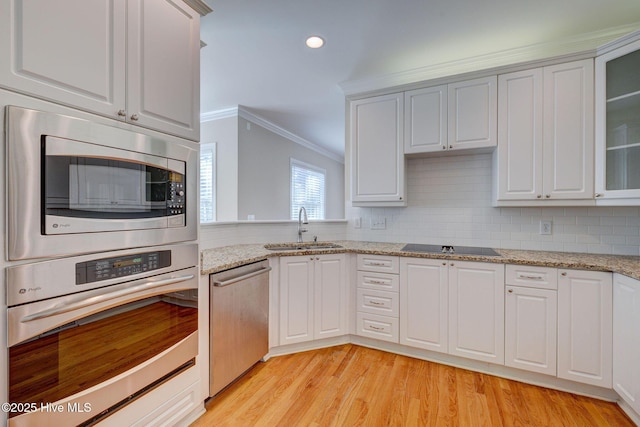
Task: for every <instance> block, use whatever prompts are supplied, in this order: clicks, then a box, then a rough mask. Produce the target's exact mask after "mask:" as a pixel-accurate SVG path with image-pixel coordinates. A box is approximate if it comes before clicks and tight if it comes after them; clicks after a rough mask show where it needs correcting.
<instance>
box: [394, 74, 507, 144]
mask: <svg viewBox="0 0 640 427" xmlns="http://www.w3.org/2000/svg"><path fill="white" fill-rule="evenodd" d="M404 96H405V118H404V123H405V139H404V152H405V154H417V153H430V152H441V151H444V150H459V149H468V148H484V147H495V146H496V144H497V138H496V126H497V124H496V123H497V119H496V114H497V78H496V76H491V77H487V78H480V79H474V80H467V81H462V82H456V83H451V84H449V85H441V86H435V87H429V88H424V89H417V90H413V91H409V92H405V94H404Z"/></svg>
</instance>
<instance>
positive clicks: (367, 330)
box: [356, 254, 400, 343]
mask: <svg viewBox="0 0 640 427" xmlns="http://www.w3.org/2000/svg"><path fill="white" fill-rule="evenodd" d="M399 264H400V263H399V257H397V256H385V255H368V254H358V256H357V258H356V265H357V268H358V271H357V284H356V285H357V287H356V334H357V335H360V336H364V337H369V338H375V339H377V340H382V341H389V342H394V343H397V342H398V341H399V338H398V336H399V321H398V317H399V311H400V307H399V306H400V302H399V301H400V299H399V294H398V290H399V286H398V272H399Z"/></svg>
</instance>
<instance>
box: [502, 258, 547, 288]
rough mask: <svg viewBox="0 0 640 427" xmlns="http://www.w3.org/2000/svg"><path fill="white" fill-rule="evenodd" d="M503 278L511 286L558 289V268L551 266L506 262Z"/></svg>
mask: <svg viewBox="0 0 640 427" xmlns="http://www.w3.org/2000/svg"><path fill="white" fill-rule="evenodd" d="M504 279H505V283H506V284H507V285H512V286H524V287H527V288H539V289H558V269H557V268H552V267H537V266H532V265H515V264H507V268H506V270H505V277H504Z"/></svg>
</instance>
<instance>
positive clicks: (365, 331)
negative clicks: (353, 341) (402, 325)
mask: <svg viewBox="0 0 640 427" xmlns="http://www.w3.org/2000/svg"><path fill="white" fill-rule="evenodd" d="M399 331H400V329H399V322H398V319H397V318H395V317H388V316H379V315H377V314H371V313H362V312H358V314H357V331H356V332H357V334H358V335H360V336H363V337H369V338H375V339H378V340H383V341H389V342H395V343H397V342H399V338H398V337H399Z"/></svg>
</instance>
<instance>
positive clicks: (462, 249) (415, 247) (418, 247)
mask: <svg viewBox="0 0 640 427" xmlns="http://www.w3.org/2000/svg"><path fill="white" fill-rule="evenodd" d="M401 250H402V251H403V252H422V253H428V254H450V255H481V256H501V255H500V254H499V253H497V252H496V251H494V250H493V249H491V248H478V247H472V246H451V245H423V244H420V243H409V244H406V245H404V247H403V248H402V249H401Z"/></svg>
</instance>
